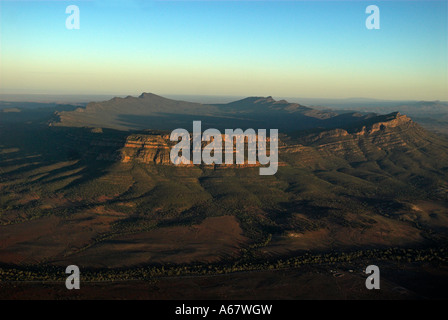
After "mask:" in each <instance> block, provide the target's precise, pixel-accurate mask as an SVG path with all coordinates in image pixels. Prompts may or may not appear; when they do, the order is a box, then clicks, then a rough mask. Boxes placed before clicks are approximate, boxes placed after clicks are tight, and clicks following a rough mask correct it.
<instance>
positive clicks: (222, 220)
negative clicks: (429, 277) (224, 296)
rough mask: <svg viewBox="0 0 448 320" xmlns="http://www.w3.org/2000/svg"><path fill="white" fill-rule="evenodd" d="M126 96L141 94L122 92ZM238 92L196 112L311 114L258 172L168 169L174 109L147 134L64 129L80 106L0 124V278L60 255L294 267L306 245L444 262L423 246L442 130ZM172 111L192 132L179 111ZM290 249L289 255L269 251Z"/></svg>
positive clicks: (124, 262) (129, 263) (446, 161)
mask: <svg viewBox="0 0 448 320" xmlns="http://www.w3.org/2000/svg"><path fill="white" fill-rule="evenodd" d="M150 98H151V99H153V98H154V97H153V96H150ZM138 99H143V100H145V99H147V97H146V96H145V95H143V96H141V97H140V98H128V100H132V101H134V100H137V101H140V100H138ZM154 99H155V98H154ZM248 99H249V100H246V101H245V102H244V100H245V99H244V100H241V101H243V102H241V101H240V102H237V103H234V104H228V105H226V106H222V105H220V106H218V105H215V106H210V107H206V108H210V110H212V109H213V108H216V109H217V110H220V112H223V113H225V112H227V111H226V110H225V109H226V108H227V109H228V110H231V111H229V112H231V113H233V114H238V111H237V110H236V109H233V108H237V106H241V108H240V109H239V110H240V113H241V114H239V115H238V116H235V117H244V115H243V114H253V113H256V111H253V110H252V109H251V108H259V104H262V105H263V106H264V107H262V108H263V109H262V110H264V112H266V116H265V118H262V117H261V115H260V118H259V119H261V120H257V121H258V122H257V123H263V121H265V122H266V121H268V120H267V119H269V118H270V117H271V111H272V110H276V109H275V108H279V109H280V111H278V110H277V111H275V112H279V113H283V112H284V113H285V114H286V113H292V114H295V113H297V114H300V116H299V115H297V117H307V119H309V118H312V119H315V121H318V122H319V123H320V124H322V125H321V126H318V127H315V126H314V127H313V128H303V127H301V126H299V125H297V127H296V128H295V130H287V129H286V128H287V127H289V126H290V124H288V125H286V126H285V127H284V128H283V129H282V130H280V144H279V161H280V163H281V166H280V167H279V169H278V172H277V173H276V174H275V175H274V176H260V175H259V173H258V168H256V167H252V166H239V167H235V166H225V165H222V166H203V165H191V166H183V167H177V166H174V165H173V164H172V163H171V162H170V161H169V150H170V147H171V146H172V142H170V141H169V133H170V131H169V126H172V127H176V126H177V125H179V122H177V118H176V116H174V115H173V116H170V117H168V118H167V120H166V121H169V126H164V125H161V127H160V128H156V129H159V130H154V129H153V128H151V129H152V130H132V131H131V132H129V128H128V127H126V128H124V129H126V130H115V129H112V128H107V126H99V125H97V124H98V123H95V125H94V126H93V124H94V123H91V124H92V126H91V125H86V126H83V127H80V126H75V127H69V126H68V125H67V121H69V120H68V119H72V120H70V121H75V120H74V118H70V117H71V116H72V114H76V115H77V114H78V113H79V114H83V113H84V111H73V112H67V113H65V112H59V113H58V116H59V118H60V120H61V122H60V123H56V122H55V121H56V120H55V118H53V117H52V118H51V119H50V117H48V118H42V119H40V118H39V119H37V120H32V121H31V120H29V119H27V120H26V121H27V122H23V123H21V122H20V121H15V122H7V121H5V122H2V123H1V124H0V224H1V226H0V264H2V265H3V267H2V268H0V269H1V272H2V274H3V277H6V278H8V279H10V278H11V277H12V275H14V274H16V276H18V273H17V272H19V271H17V270H21V269H20V268H25V269H24V270H22V271H20V272H23V274H28V273H27V272H31V273H29V279H31V280H32V279H36V277H37V279H41V278H39V277H40V276H39V274H41V273H39V272H40V271H39V272H38V273H37V274H36V273H33V272H36V271H33V270H34V269H32V268H33V266H35V267H39V268H43V269H38V270H45V271H42V272H43V274H45V275H46V276H48V277H50V278H51V277H52V274H53V271H52V270H53V269H51V268H52V267H51V266H61V267H62V266H66V265H68V264H77V265H79V266H80V267H82V268H107V269H109V268H126V269H125V270H129V272H133V271H132V270H134V269H133V268H137V267H139V266H154V268H156V269H151V271H148V272H149V274H150V275H166V274H164V272H168V271H167V270H171V271H169V272H170V274H171V275H173V274H180V275H181V274H183V273H186V274H190V273H193V274H196V272H197V273H202V272H203V271H202V268H205V270H207V271H206V274H208V273H213V272H216V273H228V272H231V271H244V270H253V269H257V268H261V269H274V270H277V269H281V268H283V267H288V268H290V267H297V266H299V265H301V264H302V262H301V261H302V260H300V259H302V258H301V257H304V255H306V254H309V253H312V254H317V255H318V254H326V253H332V254H333V253H336V254H337V256H334V257H333V256H332V255H330V256H319V257H316V258H312V259H308V258H307V260H306V263H305V262H303V263H305V264H306V265H308V264H310V263H311V264H312V263H316V264H322V263H336V262H338V261H344V262H345V263H347V261H356V260H357V259H361V258H362V259H366V257H370V258H369V259H370V260H374V261H375V260H377V261H391V260H392V261H399V260H400V259H404V260H405V261H408V260H409V263H414V262H415V263H417V262H418V263H422V262H425V263H426V262H428V261H433V260H434V261H436V262H437V263H442V264H443V265H444V264H445V263H446V257H445V253H444V251H440V252H439V251H437V252H439V253H438V254H437V255H435V254H434V253H432V252H433V251H427V250H440V249H441V248H444V247H446V244H447V240H448V216H447V211H446V208H447V203H448V198H447V190H448V184H447V181H448V179H447V178H448V142H447V141H446V140H445V139H444V138H442V137H440V136H438V135H436V134H433V133H430V132H428V131H427V130H425V129H423V128H422V127H421V126H420V125H419V124H417V123H416V122H414V121H413V120H412V119H411V118H409V117H408V116H406V115H402V114H400V113H397V112H394V113H390V114H387V115H371V114H370V115H358V114H356V113H353V114H351V115H349V116H347V115H345V116H344V117H342V118H341V117H339V116H337V115H333V114H325V113H321V112H318V111H313V109H310V108H306V107H303V106H301V105H297V104H295V105H291V104H287V103H286V102H283V101H280V102H276V101H275V100H273V99H272V98H270V97H268V98H261V99H260V98H257V99H255V98H248ZM122 100H126V99H122ZM113 103H114V102H110V101H109V102H106V103H104V104H102V103H99V104H93V105H90V107H89V106H87V108H86V110H87V111H85V112H86V113H88V114H93V113H95V112H99V111H98V110H102V109H101V108H103V107H104V105H110V104H112V105H113ZM180 104H182V103H180ZM175 105H176V104H175ZM243 106H245V107H243ZM196 107H197V108H203V106H197V105H196V104H192V105H191V109H189V111H188V112H192V113H195V112H196V111H197V109H196ZM89 108H90V109H89ZM104 108H105V109H104V112H107V111H108V109H107V108H106V107H104ZM216 109H213V110H216ZM89 110H95V111H89ZM155 110H156V112H159V111H160V110H159V109H155ZM157 110H158V111H157ZM244 110H245V111H244ZM151 112H152V111H151ZM272 112H273V111H272ZM190 115H191V114H190V113H189V114H188V117H190ZM93 118H95V117H93ZM93 118H92V119H93ZM77 119H78V118H77ZM191 119H195V120H202V119H203V118H201V116H200V114H199V113H198V114H193V115H192V116H191ZM329 119H332V120H331V122H328V121H330V120H329ZM336 119H339V120H337V121H336ZM102 120H104V119H102ZM182 121H185V128H186V129H188V130H191V122H189V124H188V125H187V122H188V121H190V118H188V119H183V120H182ZM204 121H205V122H206V121H207V117H205V120H204ZM64 122H65V123H64ZM49 123H51V126H48V124H49ZM82 123H83V122H82ZM274 123H275V121H274ZM111 126H115V125H111ZM231 128H233V126H232V127H231ZM255 128H257V127H255ZM268 128H269V127H268ZM369 250H370V251H369ZM371 250H374V251H371ZM375 250H378V251H375ZM388 250H392V251H388ZM399 250H405V251H399ZM406 250H411V251H406ZM412 250H417V251H412ZM419 250H423V251H419ZM425 250H426V251H425ZM356 252H361V253H360V254H358V253H356ZM428 252H429V253H428ZM340 254H343V255H344V256H339V255H340ZM360 257H361V258H360ZM431 257H432V258H431ZM291 258H293V259H295V258H297V259H299V260H298V261H299V262H297V261H296V260H291V261H290V260H281V261H280V260H279V259H291ZM397 259H398V260H397ZM261 261H262V262H261ZM288 261H289V262H288ZM313 261H314V262H313ZM207 265H209V266H210V268H209V269H207V267H206V266H207ZM160 266H166V268H167V269H164V270H165V271H161V270H159V269H157V268H159V267H160ZM168 266H172V267H173V268H174V269H170V268H171V267H168ZM179 266H181V267H179ZM192 266H193V267H192ZM195 266H196V267H197V268H198V269H194V270H196V271H192V270H190V269H188V268H190V267H191V268H196V267H195ZM15 268H19V269H15ZM27 268H31V269H27ZM46 268H50V269H46ZM176 268H177V269H176ZM179 268H180V269H179ZM183 268H186V269H183ZM8 270H9V271H8ZM14 270H16V271H14ZM26 270H31V271H26ZM113 270H115V269H113ZM117 270H118V269H117ZM120 270H123V269H120ZM154 270H156V271H154ZM20 272H19V273H20ZM126 272H127V271H126ZM5 274H6V276H5ZM41 275H42V274H41ZM18 277H19V278H20V276H18ZM137 278H139V279H141V276H137Z"/></svg>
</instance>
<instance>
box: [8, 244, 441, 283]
mask: <svg viewBox="0 0 448 320" xmlns="http://www.w3.org/2000/svg"><path fill="white" fill-rule="evenodd" d="M266 240H268V239H266ZM363 260H366V261H369V262H372V261H374V262H379V261H391V262H404V263H420V262H432V263H439V264H447V263H448V249H445V248H444V247H440V248H427V249H412V248H411V249H405V248H388V249H368V250H358V251H352V252H336V253H325V254H311V253H307V254H304V255H301V256H296V257H290V258H286V259H277V260H270V261H268V260H259V261H255V260H254V261H248V260H247V259H244V260H243V259H242V260H238V261H234V262H229V263H216V264H205V263H202V264H186V265H153V266H146V267H136V268H128V269H101V270H100V269H82V268H81V277H82V279H83V281H91V282H96V281H99V282H102V281H130V280H141V281H152V280H154V279H156V278H158V277H172V276H200V275H217V274H227V273H234V272H245V271H246V272H247V271H261V270H281V269H291V268H300V267H301V266H306V265H325V264H328V265H332V264H336V263H354V262H356V261H358V262H359V261H363ZM66 277H67V275H66V274H65V269H64V268H62V267H56V266H35V267H27V268H26V267H24V268H19V267H6V266H3V267H2V266H0V282H2V281H54V282H60V281H65V279H66Z"/></svg>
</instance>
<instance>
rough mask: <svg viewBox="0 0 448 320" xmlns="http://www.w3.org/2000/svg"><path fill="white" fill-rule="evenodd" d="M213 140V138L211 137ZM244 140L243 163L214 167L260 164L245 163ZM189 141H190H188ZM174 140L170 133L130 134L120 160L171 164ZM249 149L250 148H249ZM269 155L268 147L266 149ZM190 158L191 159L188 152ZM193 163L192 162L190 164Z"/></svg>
mask: <svg viewBox="0 0 448 320" xmlns="http://www.w3.org/2000/svg"><path fill="white" fill-rule="evenodd" d="M221 139H222V149H221V152H222V154H223V162H224V159H225V142H226V136H225V135H224V134H223V135H221ZM212 141H213V138H212ZM244 141H245V163H244V164H233V165H227V164H222V165H214V166H215V167H217V168H218V167H255V166H259V165H260V164H259V163H258V162H257V163H255V164H249V163H247V151H248V148H249V144H248V141H247V137H244ZM190 142H191V141H190ZM266 142H267V146H268V147H269V143H270V138H269V137H268V138H267V139H266ZM176 144H177V142H176V141H170V135H169V134H167V133H152V132H148V133H142V134H132V135H130V136H128V137H127V139H126V142H125V145H124V147H123V148H121V150H120V157H119V159H120V161H121V162H123V163H129V162H139V163H145V164H158V165H172V162H171V160H170V152H171V148H173V147H174V145H176ZM208 144H209V142H202V149H203V148H204V147H205V146H206V145H208ZM250 150H251V149H250ZM233 154H234V155H236V154H238V150H237V148H236V144H235V143H234V145H233ZM267 154H268V155H269V148H268V150H267ZM190 159H193V157H192V154H191V153H190ZM180 165H181V166H189V165H185V164H180ZM190 165H193V164H190Z"/></svg>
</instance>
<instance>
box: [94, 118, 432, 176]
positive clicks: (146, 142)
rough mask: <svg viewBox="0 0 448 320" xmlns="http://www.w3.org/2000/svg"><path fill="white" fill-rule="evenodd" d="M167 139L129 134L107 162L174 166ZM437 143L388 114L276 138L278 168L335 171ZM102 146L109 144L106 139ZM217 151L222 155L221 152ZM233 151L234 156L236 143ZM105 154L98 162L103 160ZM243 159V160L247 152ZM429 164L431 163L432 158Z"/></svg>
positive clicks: (410, 153)
mask: <svg viewBox="0 0 448 320" xmlns="http://www.w3.org/2000/svg"><path fill="white" fill-rule="evenodd" d="M169 135H170V132H168V131H145V132H141V133H138V134H131V135H128V136H127V137H125V139H124V141H123V142H122V145H121V147H120V148H118V149H117V152H116V153H115V154H114V155H113V156H109V158H110V160H112V158H113V159H114V160H118V161H120V162H122V163H143V164H149V165H173V164H172V163H171V160H170V151H171V148H172V147H173V146H174V145H175V144H177V142H174V141H170V139H169V138H170V136H169ZM222 139H223V148H224V145H225V136H222ZM437 141H438V140H437V138H436V137H434V136H433V135H432V134H430V133H428V132H427V131H426V130H424V129H423V128H421V127H420V126H419V125H418V124H416V123H415V122H413V121H412V120H411V119H410V118H409V117H407V116H405V115H401V114H399V113H393V114H389V115H384V116H377V117H374V118H371V119H369V120H368V121H364V122H360V123H358V124H357V125H354V126H351V127H347V128H335V129H331V130H320V131H315V132H307V133H305V132H302V133H300V134H295V135H285V134H282V135H280V137H279V150H278V151H279V165H280V166H282V165H288V164H289V165H292V166H302V167H310V168H314V169H319V168H327V169H328V168H339V167H341V166H347V165H350V164H357V163H362V162H366V161H381V159H385V158H388V157H390V155H394V154H395V155H397V159H398V158H399V157H401V155H406V156H415V157H416V159H418V158H419V157H420V156H424V157H425V159H426V158H428V155H427V154H425V153H427V150H426V149H427V147H428V146H430V145H431V149H434V148H433V147H434V143H437ZM246 142H247V141H246ZM105 143H106V142H105ZM107 143H113V142H112V141H107ZM94 144H96V145H98V144H99V141H98V140H95V141H94ZM207 144H208V142H203V143H202V147H203V148H204V147H205V146H206V145H207ZM114 145H116V144H114ZM268 145H269V143H268ZM246 149H247V145H246ZM435 149H436V148H435ZM222 152H223V153H224V149H223V150H222ZM233 152H234V153H235V154H236V153H237V150H236V149H235V145H234V150H233ZM104 154H105V153H103V154H101V155H100V157H99V158H102V159H107V157H105V156H104ZM223 158H224V154H223ZM244 158H245V160H247V150H246V151H245V157H244ZM190 159H192V157H191V154H190ZM417 161H418V160H417ZM428 161H436V155H434V157H433V159H430V160H428ZM189 165H192V164H189ZM189 165H183V166H189ZM247 166H259V163H256V164H255V165H252V164H251V165H249V164H248V163H247V161H245V164H243V165H225V164H222V165H215V166H214V167H215V168H232V167H247Z"/></svg>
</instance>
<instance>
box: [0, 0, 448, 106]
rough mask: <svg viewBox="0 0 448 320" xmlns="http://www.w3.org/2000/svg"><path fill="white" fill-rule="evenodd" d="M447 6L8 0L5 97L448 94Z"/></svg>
mask: <svg viewBox="0 0 448 320" xmlns="http://www.w3.org/2000/svg"><path fill="white" fill-rule="evenodd" d="M447 3H448V1H183V0H180V1H163V0H161V1H140V0H134V1H121V0H112V1H111V0H107V1H105V0H101V1H100V0H91V1H89V0H84V1H75V0H72V1H57V0H54V1H30V0H22V1H18V0H16V1H12V0H0V10H1V11H0V93H8V94H36V93H38V94H40V93H44V94H116V95H128V94H129V95H138V94H140V93H141V92H152V93H156V94H160V95H164V94H180V95H181V94H185V95H233V96H274V97H284V96H286V97H309V98H351V97H365V98H377V99H397V100H400V99H402V100H403V99H405V100H448V65H447V64H448V52H447V51H448V45H447V41H448V23H447V15H448V4H447ZM69 5H77V6H78V8H79V12H80V28H79V29H67V28H66V19H67V18H68V17H69V14H67V13H66V12H65V11H66V7H67V6H69ZM368 5H376V6H377V7H378V8H379V10H380V29H367V28H366V19H367V18H368V16H369V15H370V14H367V13H366V12H365V11H366V7H367V6H368Z"/></svg>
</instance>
